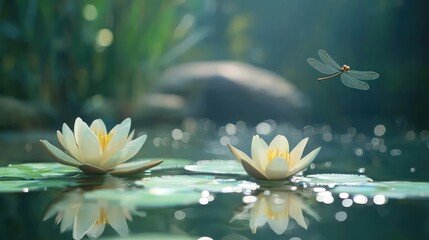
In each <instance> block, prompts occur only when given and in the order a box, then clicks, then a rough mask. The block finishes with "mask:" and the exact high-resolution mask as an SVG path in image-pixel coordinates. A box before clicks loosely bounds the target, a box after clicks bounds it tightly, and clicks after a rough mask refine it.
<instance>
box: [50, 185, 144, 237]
mask: <svg viewBox="0 0 429 240" xmlns="http://www.w3.org/2000/svg"><path fill="white" fill-rule="evenodd" d="M131 213H133V214H140V213H138V212H137V211H135V210H134V207H125V206H121V205H120V204H119V203H117V202H112V201H106V200H88V199H85V193H84V191H83V190H82V189H76V190H73V191H71V192H68V193H66V194H64V195H63V196H62V198H61V199H60V200H59V201H57V202H55V203H54V204H52V205H51V206H50V207H49V209H48V210H47V212H46V213H45V215H44V217H43V221H45V220H47V219H49V218H51V217H52V216H54V215H55V214H56V217H55V223H57V224H60V223H61V226H60V231H61V233H63V232H65V231H67V230H73V238H74V239H81V238H83V237H84V236H85V234H86V235H87V236H88V237H90V238H98V237H99V236H100V235H101V234H102V233H103V232H104V228H105V226H106V224H109V225H110V226H112V228H113V229H115V231H116V232H117V233H118V234H119V235H120V236H122V237H124V236H128V234H129V229H128V225H127V221H126V219H128V220H129V221H132V217H131Z"/></svg>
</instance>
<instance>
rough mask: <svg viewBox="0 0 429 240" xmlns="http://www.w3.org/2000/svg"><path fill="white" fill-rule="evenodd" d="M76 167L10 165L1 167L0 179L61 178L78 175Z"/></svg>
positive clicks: (50, 164) (29, 164)
mask: <svg viewBox="0 0 429 240" xmlns="http://www.w3.org/2000/svg"><path fill="white" fill-rule="evenodd" d="M78 172H79V170H78V169H77V168H75V167H70V166H65V165H62V164H59V163H23V164H9V166H7V167H0V178H8V179H39V178H49V177H60V176H64V175H70V174H74V173H78Z"/></svg>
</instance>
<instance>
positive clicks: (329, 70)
mask: <svg viewBox="0 0 429 240" xmlns="http://www.w3.org/2000/svg"><path fill="white" fill-rule="evenodd" d="M307 62H308V64H310V66H312V67H313V68H314V69H316V70H317V71H319V72H321V73H324V74H334V73H337V72H339V70H337V69H335V68H333V67H331V66H328V65H326V64H324V63H322V62H320V61H319V60H316V59H314V58H307Z"/></svg>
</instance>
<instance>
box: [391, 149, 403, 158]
mask: <svg viewBox="0 0 429 240" xmlns="http://www.w3.org/2000/svg"><path fill="white" fill-rule="evenodd" d="M401 153H402V151H401V149H397V148H396V149H392V150H390V155H391V156H392V157H396V156H399V155H401Z"/></svg>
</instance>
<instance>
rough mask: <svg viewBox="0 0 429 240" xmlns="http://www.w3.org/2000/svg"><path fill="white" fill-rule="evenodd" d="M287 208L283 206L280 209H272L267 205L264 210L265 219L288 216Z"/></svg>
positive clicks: (278, 218) (277, 218)
mask: <svg viewBox="0 0 429 240" xmlns="http://www.w3.org/2000/svg"><path fill="white" fill-rule="evenodd" d="M287 210H288V209H287V208H284V209H282V210H281V211H273V209H271V207H267V208H266V211H265V216H266V217H267V219H270V220H276V221H278V220H280V219H281V218H282V216H283V217H287V216H288V211H287Z"/></svg>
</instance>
